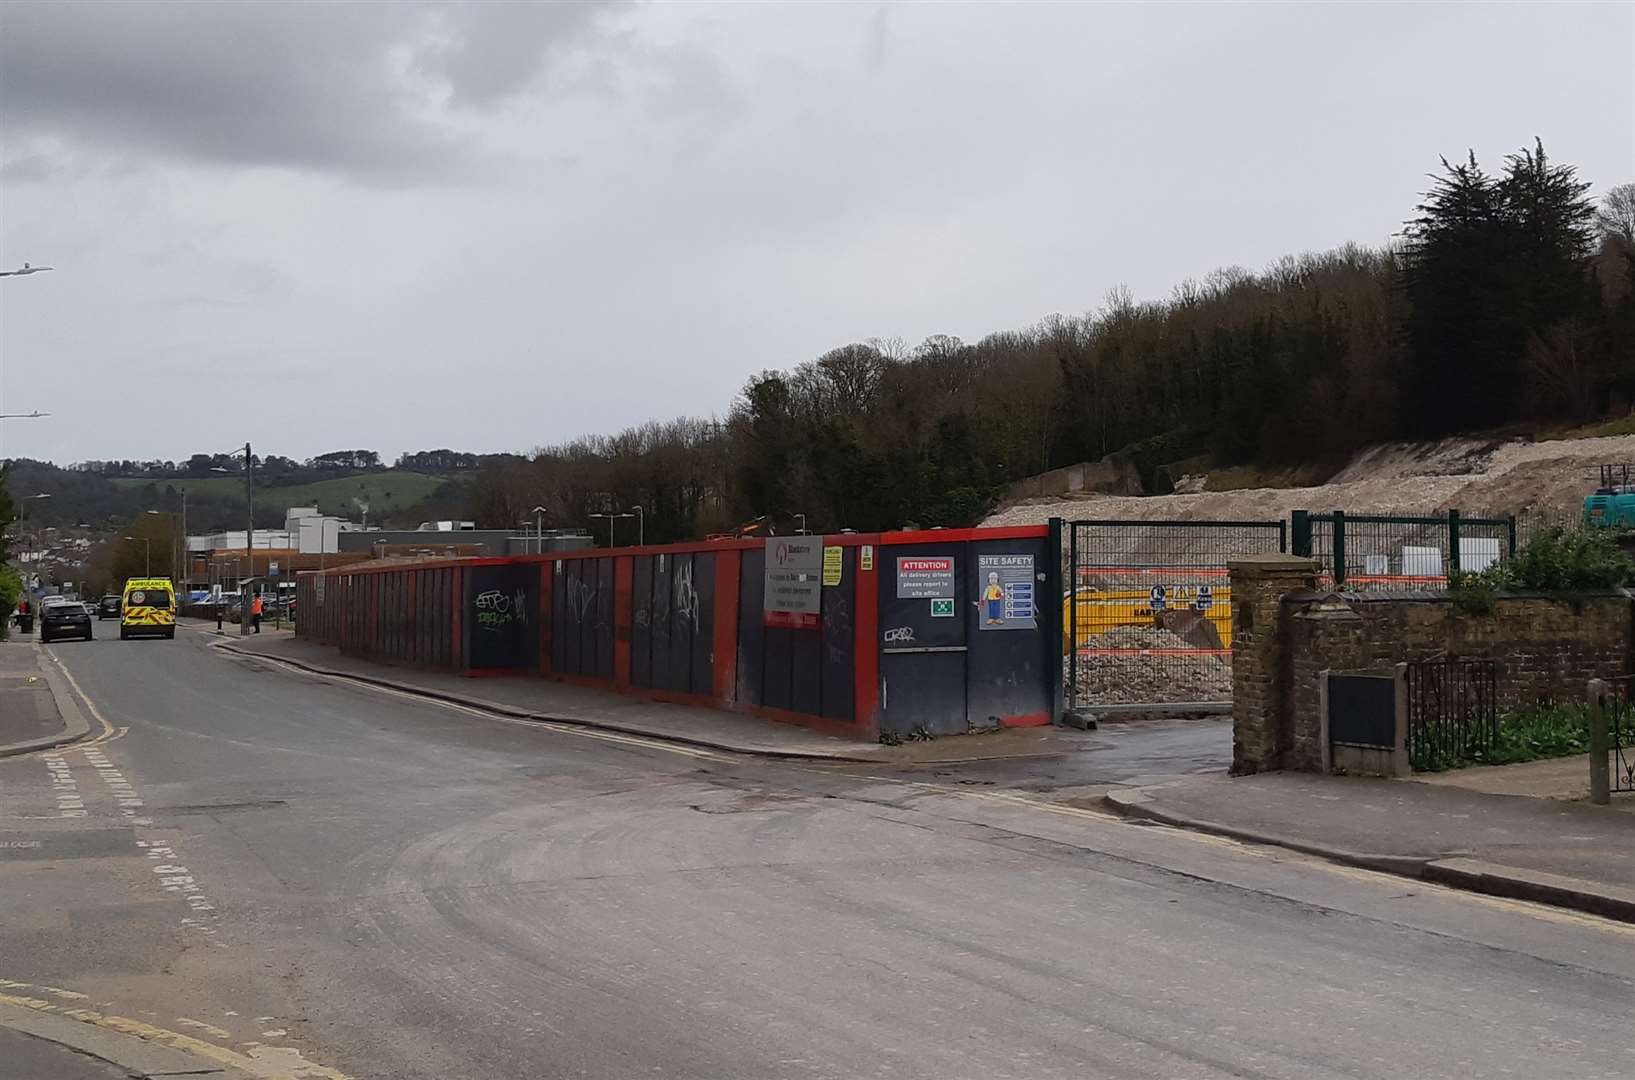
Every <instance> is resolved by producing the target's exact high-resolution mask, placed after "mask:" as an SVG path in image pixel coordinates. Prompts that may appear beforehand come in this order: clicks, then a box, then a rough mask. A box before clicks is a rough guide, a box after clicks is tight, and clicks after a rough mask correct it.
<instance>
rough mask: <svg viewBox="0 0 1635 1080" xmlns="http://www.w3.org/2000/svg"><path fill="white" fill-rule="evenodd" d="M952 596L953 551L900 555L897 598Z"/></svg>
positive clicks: (937, 598)
mask: <svg viewBox="0 0 1635 1080" xmlns="http://www.w3.org/2000/svg"><path fill="white" fill-rule="evenodd" d="M953 596H954V557H953V556H952V555H899V556H898V557H897V599H899V600H940V599H942V598H944V597H947V598H949V599H952V598H953Z"/></svg>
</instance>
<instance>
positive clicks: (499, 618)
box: [465, 565, 539, 671]
mask: <svg viewBox="0 0 1635 1080" xmlns="http://www.w3.org/2000/svg"><path fill="white" fill-rule="evenodd" d="M532 570H533V568H532V567H529V566H519V565H501V566H471V567H467V568H466V582H467V585H466V596H467V606H466V624H465V625H466V633H467V635H468V636H469V640H470V642H471V644H470V649H469V651H468V654H467V655H468V656H469V658H470V660H469V663H470V666H471V668H472V670H475V671H484V670H506V669H513V670H514V669H521V668H532V667H535V666H537V664H538V662H539V659H538V658H539V639H538V637H537V636H536V635H537V633H538V615H537V613H538V611H539V596H538V593H539V579H538V577H537V576H536V575H535V574H534V573H533V572H532Z"/></svg>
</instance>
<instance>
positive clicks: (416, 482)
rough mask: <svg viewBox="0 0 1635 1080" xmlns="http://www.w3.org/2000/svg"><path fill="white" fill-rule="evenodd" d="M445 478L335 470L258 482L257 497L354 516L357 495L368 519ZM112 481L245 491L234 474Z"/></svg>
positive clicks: (265, 502) (411, 500)
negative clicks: (311, 477)
mask: <svg viewBox="0 0 1635 1080" xmlns="http://www.w3.org/2000/svg"><path fill="white" fill-rule="evenodd" d="M444 479H445V477H441V476H433V475H430V474H428V473H417V472H398V471H396V470H395V469H388V470H387V471H385V472H378V473H357V474H354V475H352V476H337V477H335V478H334V479H333V480H319V481H316V482H314V483H310V484H292V485H290V486H289V487H264V486H262V485H260V484H257V485H256V489H255V502H256V505H257V506H258V507H260V506H270V507H276V508H278V509H280V510H282V509H286V508H288V507H291V506H316V507H317V508H318V509H319V511H320V512H322V513H325V514H334V515H336V516H339V517H349V518H352V519H354V520H356V519H357V518H359V517H360V516H361V515H360V512H359V510H358V508H357V506H356V505H355V504H354V503H353V501H352V500H353V499H354V498H359V499H363V500H364V501H365V502H367V503H368V504H369V519H370V520H371V521H379V520H381V518H382V517H384V516H385V515H387V514H393V513H396V512H397V511H399V510H403V509H406V508H408V507H410V506H413V505H414V504H415V503H418V502H420V501H421V500H423V499H426V498H428V497H429V496H430V495H431V493H432V492H434V491H436V490H437V488H438V486H439V485H441V484H442V483H443V481H444ZM113 483H114V484H115V485H116V486H118V487H122V488H142V487H146V486H147V485H149V484H152V485H154V486H155V487H157V488H158V489H159V490H161V491H163V490H164V489H165V488H166V487H167V486H168V487H174V488H175V489H176V490H177V491H187V492H189V493H190V494H205V493H209V494H211V495H217V496H223V497H226V498H233V499H242V497H243V495H244V481H243V480H242V479H241V478H239V477H236V476H210V477H205V478H202V479H194V478H186V479H177V480H150V479H147V478H145V477H139V476H122V477H116V478H114V480H113Z"/></svg>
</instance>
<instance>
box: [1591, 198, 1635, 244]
mask: <svg viewBox="0 0 1635 1080" xmlns="http://www.w3.org/2000/svg"><path fill="white" fill-rule="evenodd" d="M1595 224H1596V225H1597V226H1598V227H1599V228H1600V229H1601V231H1602V232H1603V233H1605V234H1607V235H1608V236H1615V237H1617V238H1618V239H1619V240H1622V241H1623V243H1624V245H1625V247H1626V249H1627V250H1635V184H1619V185H1618V186H1617V187H1615V188H1613V189H1612V190H1610V191H1608V192H1607V193H1606V194H1605V195H1603V196H1601V204H1600V205H1599V206H1597V207H1596V208H1595Z"/></svg>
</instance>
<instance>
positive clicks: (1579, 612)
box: [1282, 593, 1635, 771]
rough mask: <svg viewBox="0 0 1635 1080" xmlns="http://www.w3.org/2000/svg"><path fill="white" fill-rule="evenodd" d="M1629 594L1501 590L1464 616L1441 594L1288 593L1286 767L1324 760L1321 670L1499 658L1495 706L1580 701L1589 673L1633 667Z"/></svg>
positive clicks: (1312, 766) (1314, 765) (1313, 766)
mask: <svg viewBox="0 0 1635 1080" xmlns="http://www.w3.org/2000/svg"><path fill="white" fill-rule="evenodd" d="M1632 607H1635V606H1632V604H1631V600H1630V598H1628V597H1625V596H1621V595H1619V596H1594V597H1585V598H1582V599H1579V600H1576V601H1565V600H1552V599H1548V598H1544V597H1505V598H1502V599H1500V600H1499V601H1498V609H1497V611H1495V612H1494V613H1493V614H1491V615H1465V614H1461V613H1460V612H1458V611H1456V610H1454V607H1453V604H1452V602H1451V601H1449V600H1448V599H1447V598H1446V597H1444V596H1439V595H1435V594H1431V595H1428V596H1424V597H1414V598H1402V597H1378V596H1368V595H1366V594H1351V595H1344V596H1334V595H1326V596H1324V595H1317V594H1312V593H1305V594H1294V595H1292V596H1289V597H1286V598H1285V599H1284V602H1283V605H1282V616H1283V619H1282V621H1283V623H1284V625H1285V626H1287V628H1288V636H1287V646H1286V650H1285V659H1286V662H1287V665H1288V672H1289V683H1290V693H1289V697H1288V706H1289V710H1290V716H1289V718H1288V726H1289V728H1290V730H1291V736H1290V740H1289V745H1288V746H1287V748H1286V749H1285V750H1284V752H1283V755H1282V767H1283V768H1287V769H1301V770H1311V771H1315V770H1317V769H1320V768H1321V759H1322V747H1321V745H1320V743H1319V741H1318V739H1319V735H1318V732H1319V730H1320V725H1319V720H1320V717H1319V715H1318V708H1319V702H1318V686H1317V684H1318V673H1319V672H1321V671H1323V670H1325V669H1327V670H1331V671H1335V672H1357V673H1360V672H1374V673H1385V672H1387V671H1389V670H1391V668H1392V667H1393V666H1394V665H1395V664H1397V663H1400V662H1413V661H1415V660H1426V659H1431V658H1435V657H1440V656H1448V657H1455V658H1462V659H1491V660H1494V661H1496V662H1497V665H1498V683H1499V686H1498V689H1499V707H1500V708H1501V709H1512V708H1518V707H1525V706H1527V705H1531V704H1534V703H1535V702H1538V701H1542V700H1549V699H1557V700H1575V701H1576V700H1582V698H1583V695H1584V688H1585V684H1586V683H1588V682H1589V680H1591V679H1597V678H1600V679H1608V678H1616V677H1618V676H1621V675H1625V674H1628V673H1629V668H1630V660H1631V653H1632V647H1635V637H1632V633H1631V627H1632V621H1631V620H1632V613H1635V611H1632Z"/></svg>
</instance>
